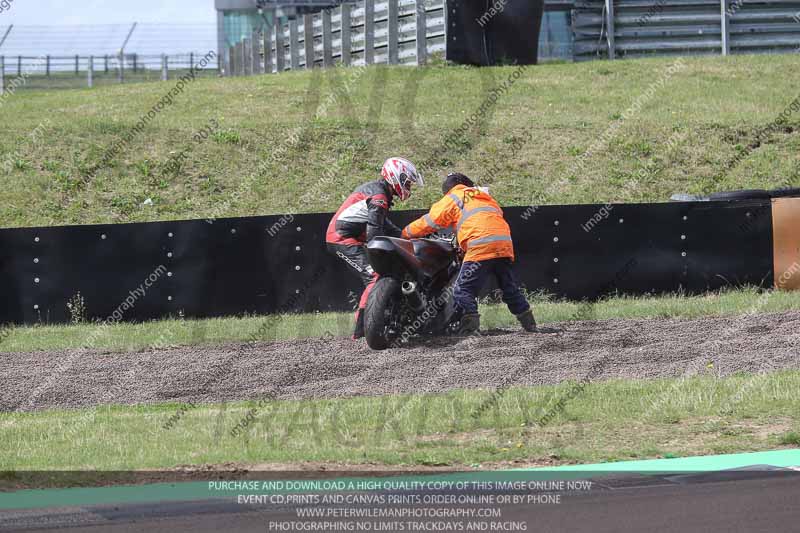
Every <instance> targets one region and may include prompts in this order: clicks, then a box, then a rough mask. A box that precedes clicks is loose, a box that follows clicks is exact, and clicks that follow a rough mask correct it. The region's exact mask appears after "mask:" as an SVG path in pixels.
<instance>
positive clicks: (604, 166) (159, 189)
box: [0, 54, 800, 227]
mask: <svg viewBox="0 0 800 533" xmlns="http://www.w3.org/2000/svg"><path fill="white" fill-rule="evenodd" d="M675 61H676V59H674V58H666V59H645V60H635V61H615V62H607V61H592V62H586V63H578V64H571V63H570V64H545V65H539V66H536V67H530V68H526V69H524V70H523V71H521V74H520V75H519V78H518V79H516V80H515V82H514V83H513V84H512V85H511V86H510V88H508V90H507V91H506V92H505V93H504V94H502V95H500V96H499V98H498V99H497V103H496V104H495V105H491V106H489V107H488V109H487V113H486V115H485V117H484V119H483V120H479V121H477V122H478V123H477V125H476V126H475V127H472V128H466V130H465V132H464V134H463V135H461V136H457V138H453V139H451V140H450V142H447V143H445V140H446V139H447V138H448V136H450V135H452V134H453V132H454V131H456V130H458V129H459V128H460V127H461V126H462V125H463V124H465V122H466V121H467V120H468V118H469V117H470V115H472V113H474V112H475V111H476V110H477V109H479V108H480V107H481V105H482V104H483V103H484V102H485V101H486V100H487V95H488V90H489V89H490V88H491V87H494V86H499V85H500V84H502V83H504V82H506V81H507V80H508V79H509V78H510V77H513V76H514V75H515V72H516V71H515V69H514V68H513V67H503V68H486V69H476V68H465V67H447V66H430V67H427V68H422V69H411V68H404V67H397V68H385V67H372V68H368V69H357V68H353V69H333V70H331V71H328V72H324V73H323V72H322V71H321V70H315V71H314V72H312V73H309V72H292V73H284V74H281V75H279V76H272V75H270V76H267V75H263V76H255V77H248V78H237V79H229V78H227V79H198V80H196V81H194V82H192V83H190V84H188V85H187V86H186V87H185V89H184V91H183V93H182V94H180V95H179V96H177V97H175V98H174V100H173V101H172V103H171V104H169V105H166V106H164V107H163V109H161V110H160V111H159V112H158V113H156V114H155V116H154V118H153V119H152V120H149V121H148V122H147V124H146V125H145V126H144V127H143V128H142V129H141V130H138V129H136V126H137V123H138V122H139V121H140V120H141V117H144V116H146V115H147V114H148V112H149V111H150V110H151V109H153V108H154V106H157V105H158V103H159V102H160V101H161V100H162V98H163V97H164V95H165V94H166V93H167V92H168V91H169V90H170V89H172V88H173V87H174V86H175V84H176V81H175V80H171V81H167V82H157V83H139V84H131V85H123V86H112V87H100V88H96V89H93V90H88V89H84V90H71V91H36V90H30V91H20V92H19V93H17V94H15V95H13V96H12V97H11V98H8V99H7V100H6V101H5V102H4V103H3V104H2V106H0V116H1V117H2V120H0V175H2V178H3V184H4V185H3V202H2V205H0V226H2V227H15V226H29V225H53V224H67V223H100V222H127V221H146V220H166V219H179V218H206V217H221V216H238V215H250V214H270V213H285V212H287V211H288V212H319V211H331V210H334V209H335V208H336V207H338V205H339V203H340V202H341V200H342V199H343V198H344V196H345V195H346V194H347V193H348V192H349V191H350V190H351V189H352V187H354V186H355V185H356V184H358V183H359V182H361V181H363V180H366V179H370V178H374V177H376V176H377V171H378V169H379V168H380V165H381V163H382V161H383V159H384V158H385V157H387V156H388V155H391V154H402V155H405V156H408V157H411V158H412V159H414V160H415V161H417V162H420V161H422V162H424V165H423V166H424V168H423V170H424V171H425V172H426V174H427V175H428V177H429V181H431V182H432V186H431V187H428V188H427V189H425V190H423V191H420V192H419V194H416V195H415V197H414V198H413V199H412V201H411V202H409V204H408V207H413V208H423V207H425V208H427V207H428V206H429V205H430V203H431V202H432V201H433V200H435V199H436V198H437V196H438V194H437V191H438V184H437V182H438V181H439V176H442V175H444V173H445V172H446V171H451V170H454V169H458V170H461V171H463V172H466V173H468V174H471V175H473V176H474V177H476V178H477V179H478V181H480V182H481V183H483V184H486V185H491V186H492V188H493V191H494V194H495V195H496V196H497V198H498V199H499V201H500V202H501V203H502V204H504V205H529V204H530V203H532V202H535V203H540V202H544V203H596V202H607V201H617V202H636V201H664V200H666V199H668V198H669V196H670V195H671V194H672V193H674V192H680V191H686V192H692V193H707V192H710V191H715V190H726V189H735V188H753V187H773V186H781V185H790V184H791V185H796V186H797V185H800V150H799V148H800V134H799V133H798V132H800V116H798V114H797V113H792V114H790V116H789V117H788V119H787V122H786V123H785V124H784V125H782V127H780V128H776V129H774V130H769V131H768V133H767V134H766V135H764V136H761V135H759V132H761V131H762V129H763V128H764V127H765V126H767V125H769V124H771V123H773V122H774V121H775V119H776V118H777V117H778V116H779V115H780V113H781V112H782V111H783V110H784V109H785V108H786V107H787V106H788V105H789V104H790V103H791V102H792V100H793V99H794V98H796V97H797V96H798V88H797V83H796V82H797V76H796V73H797V70H798V69H797V67H798V59H797V56H795V55H792V54H784V55H774V56H764V55H758V56H735V57H704V58H684V59H682V60H681V61H682V64H683V65H684V66H683V68H680V69H677V71H675V72H674V73H673V74H671V75H669V74H668V73H667V69H668V68H669V67H670V66H671V65H673V64H674V63H675ZM204 130H205V131H206V135H204V136H201V137H200V138H199V139H198V138H197V137H196V135H197V134H198V133H201V132H202V131H204ZM32 132H36V134H35V135H31V133H32ZM118 144H119V145H120V146H121V148H120V149H119V150H118V151H117V152H116V153H114V154H112V157H106V155H107V154H108V153H109V150H110V149H111V148H113V147H115V146H116V145H118ZM739 159H740V160H741V161H740V162H739V163H738V164H736V165H733V166H731V162H732V161H736V160H739ZM330 169H335V171H334V176H335V180H334V181H335V183H333V184H332V185H325V186H321V185H320V177H321V176H323V175H324V173H325V171H326V170H330ZM309 189H313V190H314V191H316V192H315V193H314V194H313V195H312V198H311V199H310V200H309V199H306V200H301V198H302V196H303V193H304V192H305V191H308V190H309ZM148 200H149V201H148Z"/></svg>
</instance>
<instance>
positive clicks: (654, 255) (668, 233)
mask: <svg viewBox="0 0 800 533" xmlns="http://www.w3.org/2000/svg"><path fill="white" fill-rule="evenodd" d="M419 214H420V212H418V211H406V212H395V213H393V215H392V219H393V220H394V221H395V222H396V223H398V224H399V225H404V224H406V223H408V222H410V221H411V220H413V219H414V218H415V217H416V216H418V215H419ZM505 214H506V219H507V220H508V222H509V224H510V226H511V229H512V234H513V237H514V245H515V249H516V253H517V265H516V270H517V274H518V276H519V278H520V280H521V281H522V283H523V284H524V285H525V286H526V288H527V289H529V290H531V291H538V290H543V291H546V292H548V293H552V294H554V295H556V296H558V297H565V298H570V299H592V298H596V297H598V296H601V295H603V294H604V293H607V292H609V291H614V290H619V291H620V292H625V293H630V294H645V293H659V292H670V291H677V290H685V291H687V292H701V291H705V290H709V289H717V288H720V287H724V286H729V285H742V284H754V285H761V286H771V285H772V279H773V276H772V268H773V266H772V224H771V219H772V217H771V205H770V201H769V200H768V199H767V200H745V201H737V202H693V203H667V204H625V205H609V206H599V205H573V206H545V207H539V208H524V207H511V208H506V209H505ZM330 217H331V215H330V214H308V215H294V216H289V215H287V216H284V217H281V216H265V217H249V218H229V219H218V220H214V221H205V220H191V221H176V222H154V223H142V224H119V225H94V226H69V227H51V228H25V229H5V230H0V287H1V288H2V291H3V293H4V297H3V298H2V300H1V301H0V323H17V324H23V323H24V324H33V323H38V322H44V323H63V322H68V321H69V320H70V319H71V316H72V315H71V313H70V311H69V309H68V307H67V303H68V302H69V301H70V300H74V297H75V295H77V294H78V293H80V295H81V296H82V297H83V301H84V302H85V308H86V313H85V316H86V317H87V318H90V319H100V320H104V319H106V318H108V317H112V320H114V321H118V320H122V321H130V320H147V319H153V318H161V317H166V316H186V317H212V316H225V315H237V314H243V313H258V314H270V313H276V312H292V311H306V312H310V311H331V310H348V309H351V308H352V304H351V297H350V293H351V292H352V293H354V294H360V292H361V287H360V285H359V283H358V280H357V279H356V278H355V276H353V275H352V274H351V273H350V272H349V271H348V268H347V267H346V265H345V264H344V263H343V262H342V261H341V260H339V259H338V258H336V257H334V256H331V255H330V254H328V253H327V251H326V249H325V244H324V240H325V230H326V228H327V225H328V221H329V220H330Z"/></svg>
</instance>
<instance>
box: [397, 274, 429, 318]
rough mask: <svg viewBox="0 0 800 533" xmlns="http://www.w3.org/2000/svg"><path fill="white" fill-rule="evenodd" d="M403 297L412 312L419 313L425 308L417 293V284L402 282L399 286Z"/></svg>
mask: <svg viewBox="0 0 800 533" xmlns="http://www.w3.org/2000/svg"><path fill="white" fill-rule="evenodd" d="M401 290H402V291H403V296H405V297H406V299H407V300H408V303H409V305H411V308H412V309H413V310H414V311H421V310H422V309H423V308H424V307H425V303H424V302H423V301H422V295H420V293H419V291H417V284H416V283H414V282H413V281H404V282H403V285H402V286H401Z"/></svg>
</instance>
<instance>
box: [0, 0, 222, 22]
mask: <svg viewBox="0 0 800 533" xmlns="http://www.w3.org/2000/svg"><path fill="white" fill-rule="evenodd" d="M8 1H9V2H10V3H11V7H10V9H7V10H5V11H4V12H2V13H0V27H4V26H7V25H8V24H21V25H23V24H24V25H48V26H50V25H74V24H124V23H129V22H134V21H138V22H158V23H165V24H187V23H188V24H197V23H201V24H203V23H204V24H214V23H215V22H216V20H217V19H216V14H215V11H214V0H131V1H126V0H77V1H76V0H8Z"/></svg>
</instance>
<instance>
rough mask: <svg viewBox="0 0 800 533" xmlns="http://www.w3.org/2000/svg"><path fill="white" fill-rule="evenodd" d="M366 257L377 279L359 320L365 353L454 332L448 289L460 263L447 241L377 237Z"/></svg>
mask: <svg viewBox="0 0 800 533" xmlns="http://www.w3.org/2000/svg"><path fill="white" fill-rule="evenodd" d="M367 257H368V259H369V263H370V265H371V266H372V268H373V270H375V272H377V273H378V274H379V275H380V278H379V279H378V281H377V282H376V284H375V286H374V287H373V289H372V292H371V293H370V295H369V298H368V300H367V307H366V309H365V316H364V332H365V336H366V338H367V345H368V346H369V347H370V348H372V349H373V350H385V349H386V348H389V347H390V346H399V345H400V344H401V343H403V342H405V341H407V340H408V339H409V338H410V337H412V336H416V335H440V334H447V333H452V332H455V331H457V329H458V320H456V319H455V306H454V303H453V287H454V285H455V282H456V279H457V278H458V273H459V271H460V270H461V262H462V258H461V254H460V252H459V250H458V248H457V247H456V246H455V243H454V240H453V239H452V238H451V239H448V238H445V237H440V236H435V237H434V238H427V239H411V240H407V239H399V238H395V237H376V238H374V239H372V240H371V241H370V242H369V244H367Z"/></svg>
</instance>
